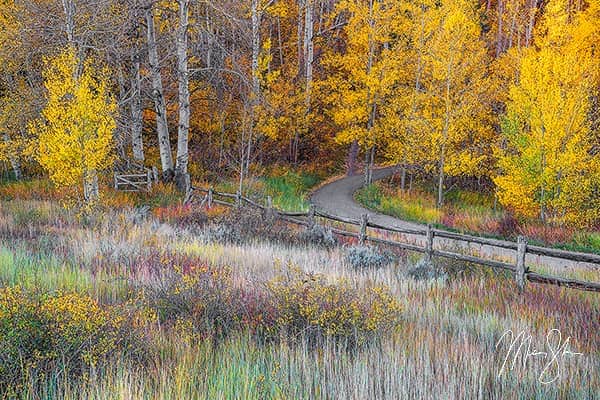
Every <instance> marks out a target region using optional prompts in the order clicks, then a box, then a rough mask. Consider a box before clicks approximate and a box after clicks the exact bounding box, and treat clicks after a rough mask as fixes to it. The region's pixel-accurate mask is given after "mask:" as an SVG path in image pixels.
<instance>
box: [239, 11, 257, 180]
mask: <svg viewBox="0 0 600 400" xmlns="http://www.w3.org/2000/svg"><path fill="white" fill-rule="evenodd" d="M259 6H260V4H259V0H252V10H251V13H252V15H251V19H252V92H253V93H252V96H251V102H250V126H249V130H248V140H247V146H248V147H247V151H246V157H245V161H242V170H243V169H244V168H245V170H246V172H248V171H249V170H250V160H251V159H252V147H253V142H254V126H255V122H256V121H255V118H256V116H255V108H256V106H257V105H258V104H259V101H260V97H261V93H260V91H261V88H260V79H259V76H258V73H259V71H258V59H259V57H260V48H261V40H260V23H261V17H262V14H261V11H260V10H259ZM241 174H242V175H243V174H244V171H241ZM240 184H241V182H240Z"/></svg>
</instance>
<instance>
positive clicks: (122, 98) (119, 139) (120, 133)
mask: <svg viewBox="0 0 600 400" xmlns="http://www.w3.org/2000/svg"><path fill="white" fill-rule="evenodd" d="M117 65H118V79H117V80H118V83H119V105H120V108H121V107H122V108H121V109H120V119H121V121H120V122H119V123H118V124H117V129H115V131H114V132H113V137H114V140H115V143H116V145H117V153H118V154H119V157H120V158H121V159H125V153H126V152H125V145H126V139H125V136H126V135H125V130H126V129H127V128H126V126H127V124H126V121H127V116H126V115H125V114H126V113H127V109H126V107H125V104H126V97H127V89H126V88H125V75H123V68H122V64H121V62H120V60H119V62H118V63H117ZM121 105H122V106H121Z"/></svg>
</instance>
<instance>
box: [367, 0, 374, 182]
mask: <svg viewBox="0 0 600 400" xmlns="http://www.w3.org/2000/svg"><path fill="white" fill-rule="evenodd" d="M373 2H374V0H370V1H369V27H370V31H369V58H368V61H367V76H369V75H370V74H371V70H372V69H373V63H374V62H375V60H374V58H375V43H374V39H373V33H372V32H373V31H374V30H375V19H374V17H373ZM366 103H367V111H368V115H369V119H368V121H367V136H368V138H369V139H371V133H372V131H373V127H374V125H375V113H376V103H375V95H374V94H373V93H371V91H370V89H369V88H367V102H366ZM374 152H375V148H374V146H371V147H370V148H368V149H367V153H366V157H365V168H364V186H365V187H367V186H369V185H370V184H371V182H372V172H371V169H372V166H373V158H374Z"/></svg>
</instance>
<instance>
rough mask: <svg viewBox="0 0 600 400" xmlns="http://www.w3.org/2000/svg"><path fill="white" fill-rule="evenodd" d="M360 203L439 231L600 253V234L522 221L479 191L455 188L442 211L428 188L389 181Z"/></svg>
mask: <svg viewBox="0 0 600 400" xmlns="http://www.w3.org/2000/svg"><path fill="white" fill-rule="evenodd" d="M356 200H357V201H359V202H360V203H361V204H363V205H364V206H366V207H368V208H371V209H373V210H376V211H379V212H382V213H384V214H388V215H392V216H395V217H397V218H400V219H403V220H407V221H412V222H419V223H430V224H433V225H434V226H437V227H439V228H444V229H450V230H454V231H459V232H463V233H468V234H474V235H483V236H490V237H496V238H504V239H511V240H515V239H516V237H517V236H519V235H523V236H525V237H527V239H528V240H529V242H530V243H532V244H537V245H545V246H553V247H559V248H563V249H566V250H572V251H583V252H591V253H598V252H600V232H598V231H582V230H579V229H575V228H572V227H567V226H555V225H544V224H541V223H538V222H536V221H519V220H517V219H515V218H514V217H513V216H512V215H511V214H510V213H508V212H506V211H505V210H503V209H502V208H500V207H499V206H498V205H495V204H494V200H493V197H492V196H491V195H486V194H484V193H479V192H475V191H470V190H459V189H454V190H452V191H450V192H449V193H448V194H447V197H446V204H445V205H444V207H442V208H441V209H439V208H437V207H436V199H435V196H434V195H433V194H432V192H431V191H428V190H426V189H425V188H419V187H417V188H414V189H412V190H410V191H402V190H399V189H395V188H393V187H392V186H391V185H389V184H388V183H386V182H376V183H375V184H373V185H371V186H369V187H368V188H365V189H362V190H360V191H358V192H357V193H356Z"/></svg>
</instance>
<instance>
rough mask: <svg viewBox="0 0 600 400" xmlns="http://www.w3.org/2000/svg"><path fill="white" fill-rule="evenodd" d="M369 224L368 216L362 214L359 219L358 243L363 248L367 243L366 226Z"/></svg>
mask: <svg viewBox="0 0 600 400" xmlns="http://www.w3.org/2000/svg"><path fill="white" fill-rule="evenodd" d="M368 223H369V215H367V214H363V215H361V217H360V236H359V238H358V243H359V244H360V245H361V246H363V245H364V244H365V242H366V241H367V224H368Z"/></svg>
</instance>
